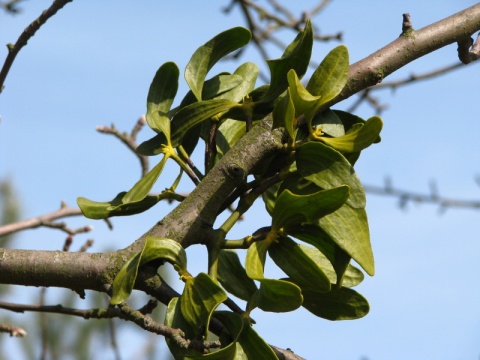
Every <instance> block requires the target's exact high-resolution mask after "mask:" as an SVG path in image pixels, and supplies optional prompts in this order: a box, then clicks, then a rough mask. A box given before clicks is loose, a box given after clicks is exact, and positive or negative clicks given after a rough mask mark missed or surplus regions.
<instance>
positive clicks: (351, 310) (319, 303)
mask: <svg viewBox="0 0 480 360" xmlns="http://www.w3.org/2000/svg"><path fill="white" fill-rule="evenodd" d="M302 293H303V296H304V300H303V307H304V308H305V309H307V310H308V311H310V312H311V313H312V314H314V315H316V316H319V317H321V318H324V319H327V320H332V321H334V320H354V319H360V318H362V317H364V316H365V315H367V314H368V312H369V310H370V306H369V305H368V301H367V300H366V299H365V298H364V297H363V296H362V295H360V294H359V293H358V292H356V291H355V290H352V289H349V288H346V287H341V288H339V289H332V291H330V292H328V293H324V292H319V291H313V290H311V289H303V288H302Z"/></svg>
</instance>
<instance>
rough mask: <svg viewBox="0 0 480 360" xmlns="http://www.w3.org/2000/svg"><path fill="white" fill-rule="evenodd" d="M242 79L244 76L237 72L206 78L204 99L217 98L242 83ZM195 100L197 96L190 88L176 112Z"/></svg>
mask: <svg viewBox="0 0 480 360" xmlns="http://www.w3.org/2000/svg"><path fill="white" fill-rule="evenodd" d="M242 81H243V78H242V76H240V75H237V74H229V73H220V74H218V75H215V76H214V77H212V78H211V79H208V80H206V81H205V83H204V84H203V92H202V99H203V100H209V99H214V98H217V97H218V96H221V95H222V94H224V93H226V92H229V91H230V90H232V89H234V88H236V87H237V86H238V85H240V84H241V83H242ZM194 102H197V98H196V97H195V95H193V92H192V91H191V90H190V91H189V92H188V93H187V95H185V97H184V98H183V100H182V102H181V103H180V106H179V107H178V108H177V109H175V110H176V111H175V113H176V112H177V111H178V110H180V109H181V108H184V107H185V106H187V105H190V104H193V103H194Z"/></svg>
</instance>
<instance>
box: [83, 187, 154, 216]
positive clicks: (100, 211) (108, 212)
mask: <svg viewBox="0 0 480 360" xmlns="http://www.w3.org/2000/svg"><path fill="white" fill-rule="evenodd" d="M125 194H126V192H125V191H123V192H121V193H119V194H118V195H117V196H116V197H115V199H113V200H112V201H108V202H97V201H92V200H89V199H86V198H84V197H79V198H77V205H78V207H79V208H80V210H81V211H82V213H83V215H84V216H85V217H87V218H89V219H106V218H108V217H113V216H128V215H135V214H139V213H142V212H144V211H146V210H148V209H150V208H151V207H152V206H154V205H155V204H157V203H158V202H159V201H160V197H159V196H156V195H149V196H146V197H145V198H144V199H142V200H141V201H138V202H134V203H128V204H123V203H122V198H123V197H124V196H125Z"/></svg>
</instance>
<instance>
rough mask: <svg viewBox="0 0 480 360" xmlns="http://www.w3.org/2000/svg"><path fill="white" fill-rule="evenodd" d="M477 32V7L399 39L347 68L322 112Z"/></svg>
mask: <svg viewBox="0 0 480 360" xmlns="http://www.w3.org/2000/svg"><path fill="white" fill-rule="evenodd" d="M479 30H480V4H477V5H474V6H472V7H470V8H468V9H465V10H463V11H461V12H459V13H456V14H454V15H452V16H449V17H447V18H445V19H443V20H440V21H438V22H436V23H434V24H431V25H429V26H426V27H424V28H422V29H420V30H417V31H414V30H413V29H412V31H410V32H409V33H408V34H409V35H408V36H400V37H399V38H398V39H397V40H395V41H393V42H391V43H390V44H388V45H387V46H385V47H383V48H382V49H380V50H378V51H376V52H375V53H373V54H372V55H370V56H367V57H366V58H365V59H363V60H360V61H358V62H356V63H355V64H353V65H352V66H351V67H350V71H349V79H348V82H347V85H346V86H345V88H344V89H343V90H342V92H341V93H340V94H339V95H338V96H337V97H336V98H335V99H333V100H332V101H331V102H330V103H328V104H327V105H326V106H325V108H327V107H329V106H331V105H333V104H336V103H338V102H340V101H342V100H344V99H346V98H348V97H350V96H352V95H353V94H356V93H358V92H359V91H361V90H363V89H366V88H368V87H370V86H373V85H376V84H378V83H380V82H381V81H382V80H383V79H384V78H385V77H387V76H388V75H390V74H391V73H393V72H394V71H396V70H398V69H400V68H401V67H403V66H405V65H406V64H408V63H410V62H412V61H413V60H416V59H418V58H419V57H422V56H424V55H426V54H428V53H431V52H434V51H435V50H438V49H440V48H442V47H444V46H446V45H449V44H453V43H455V42H457V41H459V40H461V39H464V38H465V37H467V36H471V35H472V34H473V33H475V32H476V31H479Z"/></svg>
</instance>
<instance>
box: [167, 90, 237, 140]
mask: <svg viewBox="0 0 480 360" xmlns="http://www.w3.org/2000/svg"><path fill="white" fill-rule="evenodd" d="M236 106H238V104H237V103H235V102H233V101H230V100H224V99H212V100H206V101H201V102H196V103H193V104H191V105H188V106H186V107H184V108H183V109H181V110H180V111H179V112H178V113H177V114H175V116H174V117H173V120H172V138H171V142H172V146H173V147H177V146H179V145H180V144H181V143H182V140H183V137H184V136H185V134H186V133H187V132H188V131H189V130H190V129H192V128H193V127H195V126H196V125H198V124H200V123H201V122H202V121H205V120H208V119H210V118H211V117H212V116H215V115H217V114H219V113H222V112H225V111H227V110H229V109H231V108H233V107H236Z"/></svg>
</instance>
